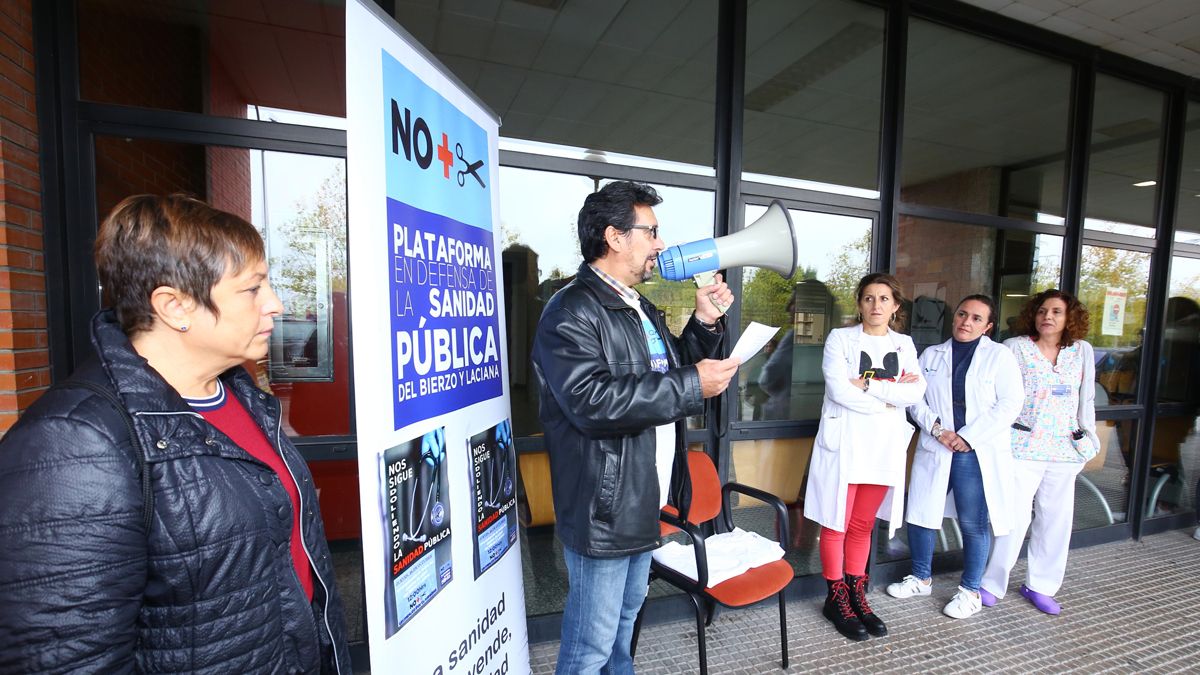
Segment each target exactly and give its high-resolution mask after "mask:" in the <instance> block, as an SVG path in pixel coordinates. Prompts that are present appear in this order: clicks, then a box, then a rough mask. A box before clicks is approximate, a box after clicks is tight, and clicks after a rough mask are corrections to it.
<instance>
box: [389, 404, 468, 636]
mask: <svg viewBox="0 0 1200 675" xmlns="http://www.w3.org/2000/svg"><path fill="white" fill-rule="evenodd" d="M379 464H380V465H379V477H380V483H381V484H380V495H381V496H382V504H381V506H382V508H383V516H384V518H383V523H384V527H385V528H386V532H385V537H386V541H387V545H386V546H384V551H385V554H386V556H387V561H386V562H387V564H386V565H385V567H384V569H385V570H387V578H386V579H385V581H386V582H387V583H385V584H384V594H385V597H386V601H385V603H384V604H385V606H386V611H385V615H386V624H387V637H391V636H392V635H394V634H395V633H396V631H398V630H400V628H401V627H402V626H404V624H405V623H407V622H408V621H409V620H410V619H412V618H413V617H414V616H416V615H417V613H418V612H420V611H421V609H422V608H423V607H425V605H427V604H429V602H430V600H432V599H433V597H434V596H435V595H437V593H438V591H440V590H441V589H443V588H445V587H446V585H447V584H449V583H450V581H451V580H452V579H453V578H454V569H453V565H452V562H451V556H450V478H449V472H448V471H447V467H446V431H445V428H444V427H438V428H437V429H434V430H433V431H430V432H429V433H427V434H425V435H424V436H421V437H419V438H414V439H412V440H410V441H405V442H403V443H401V444H400V445H397V446H395V447H393V448H390V449H388V450H385V451H383V453H382V454H380V456H379Z"/></svg>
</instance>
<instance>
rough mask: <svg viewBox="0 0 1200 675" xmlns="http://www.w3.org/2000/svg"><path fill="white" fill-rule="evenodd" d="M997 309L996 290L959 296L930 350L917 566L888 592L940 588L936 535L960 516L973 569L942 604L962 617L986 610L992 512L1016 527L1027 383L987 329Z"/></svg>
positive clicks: (925, 370) (921, 408)
mask: <svg viewBox="0 0 1200 675" xmlns="http://www.w3.org/2000/svg"><path fill="white" fill-rule="evenodd" d="M995 317H996V305H995V303H994V302H993V301H992V299H991V298H989V297H988V296H986V295H970V296H967V297H966V298H964V299H963V301H962V302H960V303H958V307H957V308H956V309H955V311H954V320H953V324H952V325H953V329H952V331H951V338H950V339H949V340H947V341H945V342H943V343H942V344H940V345H935V346H933V347H930V348H928V349H926V350H925V352H924V353H923V354H921V372H922V374H924V376H925V380H926V382H927V383H928V384H927V386H926V388H925V398H924V400H922V401H921V402H919V403H917V404H916V405H913V406H911V407H910V408H909V409H908V411H909V414H910V415H911V416H912V418H913V420H914V421H916V423H917V426H918V427H919V429H920V432H919V433H920V440H919V441H918V443H917V453H916V456H915V457H914V458H913V465H912V476H911V478H910V479H909V484H908V518H907V522H908V546H909V549H910V550H911V551H912V574H910V575H908V576H906V577H904V579H903V580H902V581H900V582H897V583H894V584H891V585H889V586H888V587H887V592H888V595H891V596H892V597H896V598H911V597H913V596H917V595H929V594H930V592H931V590H932V580H933V574H932V569H931V565H932V561H933V543H934V539H935V537H936V536H937V530H938V529H940V528H941V526H942V518H943V517H944V516H947V515H950V516H954V517H956V518H957V519H958V523H959V530H960V531H961V532H962V544H963V572H962V578H961V580H960V582H959V586H958V592H957V593H955V595H954V597H953V599H951V600H950V603H949V604H947V605H946V606H945V608H944V609H943V610H942V611H943V613H945V614H946V616H950V617H953V618H956V619H965V618H967V617H969V616H972V615H974V614H976V613H978V612H979V610H980V609H981V608H982V601H981V598H980V594H979V583H980V578H981V577H982V576H983V568H984V565H986V564H987V558H988V550H989V548H990V547H991V534H992V533H991V532H989V531H988V522H989V520H990V521H991V530H992V532H994V533H995V534H996V535H1002V534H1006V533H1008V530H1009V514H1008V508H1007V501H1006V500H1007V492H1008V485H1009V479H1010V476H1011V474H1012V447H1011V443H1010V438H1011V432H1012V427H1011V425H1012V422H1013V420H1015V419H1016V417H1017V413H1019V412H1020V411H1021V405H1022V403H1023V402H1024V400H1025V390H1024V388H1023V387H1022V386H1021V371H1020V369H1019V368H1018V367H1017V360H1016V358H1015V357H1014V356H1013V354H1012V352H1011V351H1009V350H1008V348H1007V347H1005V346H1003V345H1000V344H997V343H995V342H992V341H991V340H990V339H988V337H987V333H989V332H990V331H991V330H992V326H993V324H994V322H995ZM950 494H953V496H954V499H953V501H951V499H950V496H949V495H950Z"/></svg>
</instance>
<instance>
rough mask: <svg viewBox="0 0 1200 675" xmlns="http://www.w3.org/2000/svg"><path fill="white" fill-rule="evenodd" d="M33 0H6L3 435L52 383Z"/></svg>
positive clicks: (1, 54)
mask: <svg viewBox="0 0 1200 675" xmlns="http://www.w3.org/2000/svg"><path fill="white" fill-rule="evenodd" d="M41 190H42V184H41V179H40V175H39V164H38V127H37V109H36V104H35V86H34V66H33V9H32V2H31V0H9V1H6V2H3V3H0V433H2V432H4V431H7V430H8V428H9V427H11V426H12V424H13V422H15V421H16V418H17V415H18V414H19V413H20V412H21V411H23V410H25V409H26V408H28V407H29V405H30V404H31V403H33V401H34V400H36V399H37V397H38V396H40V395H41V393H42V392H43V391H45V390H46V387H48V386H49V384H50V368H49V365H50V354H49V348H48V346H49V342H48V336H47V333H46V286H45V278H44V273H43V270H44V264H43V256H42V215H41V211H42V200H41Z"/></svg>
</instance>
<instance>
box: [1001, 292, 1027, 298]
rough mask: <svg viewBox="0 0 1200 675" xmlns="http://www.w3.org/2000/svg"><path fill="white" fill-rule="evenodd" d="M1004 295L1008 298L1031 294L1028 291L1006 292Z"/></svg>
mask: <svg viewBox="0 0 1200 675" xmlns="http://www.w3.org/2000/svg"><path fill="white" fill-rule="evenodd" d="M1004 297H1006V298H1028V297H1029V294H1028V293H1005V294H1004Z"/></svg>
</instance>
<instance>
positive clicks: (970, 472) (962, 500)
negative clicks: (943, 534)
mask: <svg viewBox="0 0 1200 675" xmlns="http://www.w3.org/2000/svg"><path fill="white" fill-rule="evenodd" d="M946 489H947V491H950V490H953V491H954V508H955V510H956V511H958V528H959V530H961V531H962V539H963V573H962V582H961V583H962V586H963V588H966V589H969V590H972V591H978V590H979V580H980V579H981V578H982V577H983V567H984V565H986V564H987V558H988V549H990V548H991V545H992V535H991V532H989V531H988V530H989V525H990V521H989V520H988V508H987V501H986V500H985V499H984V497H983V474H982V473H980V471H979V457H977V456H976V455H975V453H974V452H956V453H954V457H952V458H951V459H950V484H949V485H947V486H946ZM936 536H937V530H931V529H929V528H927V527H921V526H919V525H913V524H912V523H908V548H909V550H911V551H912V573H913V576H914V577H917V578H918V579H928V578H930V577H932V576H933V570H932V564H933V542H934V538H935V537H936Z"/></svg>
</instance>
